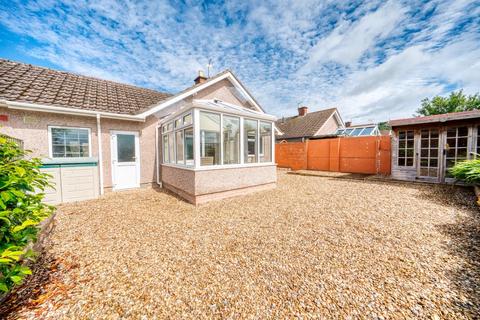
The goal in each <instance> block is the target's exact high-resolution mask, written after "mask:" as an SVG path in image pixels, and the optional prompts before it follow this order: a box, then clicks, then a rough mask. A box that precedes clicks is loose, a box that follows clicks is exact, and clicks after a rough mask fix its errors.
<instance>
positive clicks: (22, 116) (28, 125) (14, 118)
mask: <svg viewBox="0 0 480 320" xmlns="http://www.w3.org/2000/svg"><path fill="white" fill-rule="evenodd" d="M0 114H2V115H8V121H6V122H0V133H4V134H7V135H9V136H12V137H14V138H18V139H21V140H23V142H24V146H25V149H29V150H32V151H33V152H32V157H40V158H47V157H48V150H49V146H48V126H65V127H82V128H90V130H91V133H92V134H91V140H92V141H91V143H92V146H91V150H92V157H97V156H98V147H97V122H96V119H95V118H93V117H72V116H69V115H62V114H54V113H47V112H31V111H23V110H13V109H7V108H3V107H0Z"/></svg>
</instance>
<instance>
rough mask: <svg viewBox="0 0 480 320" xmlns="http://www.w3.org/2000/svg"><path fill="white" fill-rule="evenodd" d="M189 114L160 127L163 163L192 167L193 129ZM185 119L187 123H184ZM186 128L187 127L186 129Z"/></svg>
mask: <svg viewBox="0 0 480 320" xmlns="http://www.w3.org/2000/svg"><path fill="white" fill-rule="evenodd" d="M188 116H190V117H191V116H192V114H191V113H189V114H187V115H185V116H182V117H180V118H177V119H175V120H174V121H173V122H169V123H167V124H165V125H163V126H162V133H163V136H162V142H163V147H162V150H163V163H176V164H181V165H187V166H192V165H193V128H192V126H191V122H192V121H191V118H190V120H188ZM186 117H187V120H188V121H185V118H186ZM186 126H188V127H186Z"/></svg>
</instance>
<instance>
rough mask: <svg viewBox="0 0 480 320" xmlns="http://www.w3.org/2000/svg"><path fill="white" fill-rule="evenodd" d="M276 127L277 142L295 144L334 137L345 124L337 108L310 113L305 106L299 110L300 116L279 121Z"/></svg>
mask: <svg viewBox="0 0 480 320" xmlns="http://www.w3.org/2000/svg"><path fill="white" fill-rule="evenodd" d="M275 126H276V128H277V129H278V132H277V134H276V140H277V142H294V141H305V140H308V139H315V138H320V137H325V136H329V135H334V134H335V132H336V131H337V129H338V128H343V127H345V124H344V123H343V120H342V118H341V117H340V114H339V113H338V110H337V109H336V108H331V109H325V110H320V111H315V112H308V108H307V107H305V106H303V107H299V108H298V115H296V116H293V117H287V118H285V117H284V118H282V119H279V120H277V121H276V122H275Z"/></svg>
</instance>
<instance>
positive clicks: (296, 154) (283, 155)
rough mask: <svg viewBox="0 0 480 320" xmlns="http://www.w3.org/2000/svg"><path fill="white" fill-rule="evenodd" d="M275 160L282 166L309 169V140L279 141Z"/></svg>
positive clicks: (293, 168)
mask: <svg viewBox="0 0 480 320" xmlns="http://www.w3.org/2000/svg"><path fill="white" fill-rule="evenodd" d="M275 160H276V162H277V165H278V166H279V167H281V168H291V169H292V170H302V169H307V142H289V143H277V144H276V145H275Z"/></svg>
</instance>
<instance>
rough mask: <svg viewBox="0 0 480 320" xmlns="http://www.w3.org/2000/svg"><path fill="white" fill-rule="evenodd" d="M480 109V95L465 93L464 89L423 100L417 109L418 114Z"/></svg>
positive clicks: (427, 114) (428, 114)
mask: <svg viewBox="0 0 480 320" xmlns="http://www.w3.org/2000/svg"><path fill="white" fill-rule="evenodd" d="M475 109H480V95H479V93H476V94H474V95H469V96H467V95H465V94H464V93H463V90H459V91H454V92H452V93H450V95H449V96H448V97H442V96H435V97H433V98H432V99H431V100H430V99H428V98H425V99H423V100H422V106H421V107H420V108H419V109H418V110H417V113H418V115H421V116H431V115H434V114H442V113H451V112H460V111H469V110H475Z"/></svg>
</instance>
